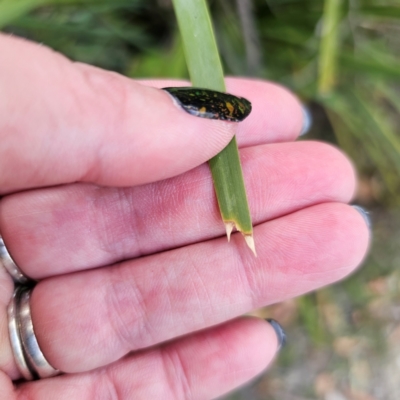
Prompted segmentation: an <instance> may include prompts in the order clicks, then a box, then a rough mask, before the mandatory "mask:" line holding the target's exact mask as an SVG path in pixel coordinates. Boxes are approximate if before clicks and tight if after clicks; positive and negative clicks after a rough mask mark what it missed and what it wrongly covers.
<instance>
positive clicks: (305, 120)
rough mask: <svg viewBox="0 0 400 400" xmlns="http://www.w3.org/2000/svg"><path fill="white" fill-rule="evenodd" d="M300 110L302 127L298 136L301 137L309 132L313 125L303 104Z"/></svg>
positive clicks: (308, 111) (310, 116)
mask: <svg viewBox="0 0 400 400" xmlns="http://www.w3.org/2000/svg"><path fill="white" fill-rule="evenodd" d="M301 110H302V112H303V127H302V129H301V132H300V136H303V135H305V134H306V133H307V132H308V131H309V130H310V128H311V125H312V123H313V118H312V114H311V112H310V110H309V109H308V107H306V106H305V105H304V104H303V105H302V107H301Z"/></svg>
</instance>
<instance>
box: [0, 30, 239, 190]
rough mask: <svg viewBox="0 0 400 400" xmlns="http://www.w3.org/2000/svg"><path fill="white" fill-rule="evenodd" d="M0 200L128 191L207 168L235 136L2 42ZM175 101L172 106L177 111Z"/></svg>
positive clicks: (160, 101)
mask: <svg viewBox="0 0 400 400" xmlns="http://www.w3.org/2000/svg"><path fill="white" fill-rule="evenodd" d="M0 53H1V54H2V63H1V65H0V93H1V97H0V143H1V147H0V188H1V189H0V190H1V191H0V194H5V193H10V192H13V191H17V190H21V189H26V188H32V187H38V186H49V185H55V184H62V183H70V182H76V181H83V182H93V183H97V184H101V185H110V186H111V185H112V186H128V185H137V184H143V183H146V182H151V181H155V180H159V179H165V178H168V177H171V176H173V175H177V174H180V173H182V172H184V171H186V170H189V169H191V168H194V167H195V166H197V165H199V164H201V163H203V162H205V161H206V160H208V159H209V158H211V157H212V156H213V155H215V154H216V153H218V151H220V150H221V149H222V148H223V147H224V146H225V145H226V144H227V143H228V142H229V140H230V139H231V138H232V136H233V135H234V130H235V129H234V126H235V124H231V123H229V122H224V121H219V120H209V119H203V118H194V117H193V116H191V115H189V113H186V112H184V111H183V110H182V109H181V108H179V107H177V103H176V102H174V101H173V100H172V97H171V95H170V94H168V93H167V92H166V91H163V90H159V89H155V88H151V87H148V86H144V85H142V84H140V83H137V82H134V81H132V80H130V79H128V78H125V77H123V76H121V75H118V74H116V73H112V72H108V71H103V70H101V69H98V68H95V67H91V66H88V65H83V64H79V63H73V62H71V61H69V60H68V59H66V58H65V57H63V56H62V55H60V54H57V53H55V52H53V51H52V50H50V49H48V48H46V47H44V46H39V45H36V44H34V43H30V42H28V41H26V40H23V39H17V38H11V37H7V36H5V35H0ZM174 103H175V104H174Z"/></svg>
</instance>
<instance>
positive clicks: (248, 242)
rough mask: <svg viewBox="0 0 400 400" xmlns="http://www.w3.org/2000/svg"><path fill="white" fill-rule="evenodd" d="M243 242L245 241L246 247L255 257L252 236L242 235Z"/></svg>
mask: <svg viewBox="0 0 400 400" xmlns="http://www.w3.org/2000/svg"><path fill="white" fill-rule="evenodd" d="M244 240H245V241H246V244H247V246H249V248H250V250H251V251H252V252H253V254H254V255H255V256H256V257H257V253H256V245H255V243H254V238H253V235H244Z"/></svg>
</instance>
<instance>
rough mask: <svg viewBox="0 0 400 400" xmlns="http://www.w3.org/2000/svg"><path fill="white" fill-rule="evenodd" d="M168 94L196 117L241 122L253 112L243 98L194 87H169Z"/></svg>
mask: <svg viewBox="0 0 400 400" xmlns="http://www.w3.org/2000/svg"><path fill="white" fill-rule="evenodd" d="M163 90H165V91H166V92H168V93H169V94H170V95H171V96H172V97H173V98H174V99H175V101H176V102H177V103H178V105H179V106H181V107H182V108H183V109H184V110H185V111H186V112H187V113H189V114H191V115H195V116H196V117H201V118H208V119H220V120H223V121H231V122H240V121H243V120H244V119H245V118H246V117H247V116H248V115H249V114H250V112H251V103H250V102H249V101H248V100H246V99H245V98H243V97H236V96H233V95H231V94H228V93H222V92H217V91H215V90H209V89H201V88H194V87H167V88H163Z"/></svg>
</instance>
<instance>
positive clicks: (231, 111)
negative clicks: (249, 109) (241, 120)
mask: <svg viewBox="0 0 400 400" xmlns="http://www.w3.org/2000/svg"><path fill="white" fill-rule="evenodd" d="M225 105H226V108H227V109H228V110H229V115H232V114H233V111H234V110H235V107H233V105H232V104H231V103H229V101H227V102H226V104H225Z"/></svg>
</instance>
